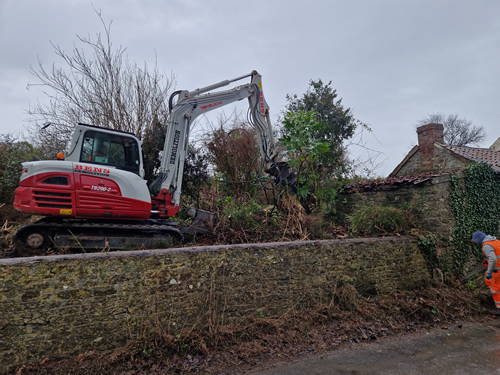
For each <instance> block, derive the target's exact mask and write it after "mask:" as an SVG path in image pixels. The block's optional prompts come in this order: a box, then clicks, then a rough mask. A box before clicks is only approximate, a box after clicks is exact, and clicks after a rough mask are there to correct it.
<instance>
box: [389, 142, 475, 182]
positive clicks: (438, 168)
mask: <svg viewBox="0 0 500 375" xmlns="http://www.w3.org/2000/svg"><path fill="white" fill-rule="evenodd" d="M420 153H421V151H420V150H418V151H417V152H415V154H413V155H412V156H411V157H410V158H409V159H408V160H407V162H406V163H405V165H403V166H402V167H401V169H400V170H399V171H398V172H397V173H396V174H395V175H396V176H412V175H417V174H422V173H426V172H445V171H453V170H458V169H463V168H464V167H465V166H466V163H464V162H463V161H461V160H459V159H458V158H456V157H455V156H453V155H452V154H451V152H449V151H446V150H444V149H443V148H442V147H439V146H435V147H434V153H433V155H432V157H430V156H429V157H430V158H431V159H430V161H429V164H428V166H427V168H423V167H422V165H421V162H420V159H421V156H420Z"/></svg>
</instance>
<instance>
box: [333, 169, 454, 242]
mask: <svg viewBox="0 0 500 375" xmlns="http://www.w3.org/2000/svg"><path fill="white" fill-rule="evenodd" d="M462 176H463V175H462V174H461V173H458V174H457V177H458V179H459V181H461V180H462V178H463V177H462ZM450 179H451V178H450V175H449V174H442V175H439V176H435V177H432V178H427V179H426V180H425V181H424V182H420V183H417V182H418V180H416V181H413V182H411V183H407V184H397V183H394V184H393V185H389V186H387V185H384V186H383V189H377V188H374V189H370V190H367V191H360V192H355V193H349V194H343V195H342V198H341V199H339V200H338V202H339V203H338V205H337V216H338V220H339V222H340V223H347V220H348V219H347V217H348V216H349V215H350V214H351V213H352V212H353V210H354V209H355V207H356V206H357V205H360V204H361V205H362V204H374V205H378V206H391V207H397V208H408V207H413V208H414V209H416V210H417V211H418V213H419V221H420V227H421V228H422V229H424V230H425V231H427V232H430V233H432V234H434V235H435V236H436V238H437V239H438V240H439V242H440V243H441V244H442V245H446V244H448V243H449V242H450V240H451V234H452V231H453V228H454V227H455V217H454V216H453V213H452V212H451V207H450V204H449V197H450V192H451V183H450ZM459 183H461V182H459Z"/></svg>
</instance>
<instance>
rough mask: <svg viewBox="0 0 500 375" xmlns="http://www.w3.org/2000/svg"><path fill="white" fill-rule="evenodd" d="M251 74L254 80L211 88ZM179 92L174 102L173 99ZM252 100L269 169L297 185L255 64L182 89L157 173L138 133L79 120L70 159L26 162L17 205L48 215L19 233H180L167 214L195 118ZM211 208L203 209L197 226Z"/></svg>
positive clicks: (135, 236) (92, 244) (61, 237)
mask: <svg viewBox="0 0 500 375" xmlns="http://www.w3.org/2000/svg"><path fill="white" fill-rule="evenodd" d="M247 77H250V79H251V81H250V83H247V84H243V85H240V86H236V87H234V88H232V89H230V90H225V91H216V92H210V91H212V90H215V89H217V88H220V87H223V86H226V85H229V84H230V83H232V82H235V81H238V80H241V79H244V78H247ZM176 97H177V100H176V102H175V104H174V99H176ZM245 98H247V99H248V102H249V120H250V123H251V125H252V126H253V127H254V128H255V131H256V137H257V141H258V144H259V147H260V155H261V158H262V161H263V163H264V166H265V170H266V172H267V173H269V174H271V175H272V176H274V177H275V182H276V183H277V184H288V185H293V184H294V183H295V175H294V174H293V173H290V172H289V170H288V167H287V165H286V163H284V162H278V161H276V160H275V159H276V156H277V151H276V144H275V141H274V137H273V129H272V126H271V121H270V117H269V107H268V105H267V103H266V101H265V99H264V95H263V91H262V80H261V75H260V74H259V73H257V72H256V71H252V72H251V73H250V74H247V75H243V76H241V77H237V78H235V79H232V80H225V81H221V82H219V83H216V84H213V85H210V86H207V87H203V88H200V89H196V90H194V91H176V92H174V93H173V94H172V95H171V96H170V99H169V108H170V116H169V120H168V127H167V134H166V138H165V145H164V148H163V153H162V160H161V167H160V169H159V173H158V177H157V178H156V180H155V181H154V182H153V183H152V184H151V185H150V186H149V187H148V186H147V183H146V180H144V169H143V155H142V150H141V140H140V139H139V138H138V137H136V136H135V135H134V134H132V133H127V132H122V131H117V130H112V129H108V128H102V127H98V126H92V125H85V124H78V125H77V126H76V127H75V131H74V133H73V138H72V141H71V144H70V146H69V149H68V152H67V155H65V158H64V160H39V161H31V162H25V163H23V164H22V165H23V167H22V175H21V179H20V184H19V187H18V188H17V189H16V192H15V201H14V207H15V208H16V209H17V210H19V211H21V212H26V213H30V214H34V215H42V216H44V218H43V219H41V220H39V221H37V222H35V223H31V224H28V225H25V226H23V227H21V228H20V229H19V230H18V231H17V233H16V236H15V239H16V240H17V241H18V242H21V243H22V244H24V245H27V246H28V247H29V248H31V249H39V248H45V247H52V246H70V247H81V248H84V249H85V248H103V247H108V248H122V247H124V246H125V245H127V244H128V243H130V242H132V243H134V244H148V245H151V244H154V243H156V242H158V241H160V240H161V241H163V240H165V239H181V238H182V233H183V231H182V230H181V229H179V228H177V227H176V226H175V223H174V224H173V223H172V222H170V221H167V220H166V219H167V218H169V217H172V216H174V215H175V214H176V213H177V212H178V211H179V205H180V196H181V187H182V178H183V168H184V161H185V158H186V152H187V147H188V140H189V132H190V128H191V125H192V123H193V120H194V119H195V118H196V117H197V116H199V115H202V114H204V113H206V112H208V111H211V110H214V109H217V108H220V107H222V106H225V105H227V104H230V103H233V102H236V101H238V100H242V99H245ZM209 217H210V215H208V213H204V212H199V213H198V216H197V217H195V219H194V221H193V227H192V228H191V229H193V228H195V227H196V225H200V224H201V223H203V222H204V221H206V220H207V219H208V218H209Z"/></svg>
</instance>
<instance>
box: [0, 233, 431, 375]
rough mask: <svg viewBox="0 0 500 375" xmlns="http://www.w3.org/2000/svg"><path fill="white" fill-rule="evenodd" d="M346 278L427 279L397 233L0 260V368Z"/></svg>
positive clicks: (387, 286)
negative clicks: (402, 275) (303, 240)
mask: <svg viewBox="0 0 500 375" xmlns="http://www.w3.org/2000/svg"><path fill="white" fill-rule="evenodd" d="M403 269H404V271H405V277H401V270H403ZM346 276H349V278H352V280H353V282H354V285H355V286H356V287H357V288H358V289H359V290H360V291H364V292H366V291H368V293H370V294H378V293H389V292H392V291H394V290H398V289H413V288H416V287H420V286H425V285H427V283H428V282H429V275H428V273H427V267H426V265H425V261H424V259H423V257H422V255H421V254H420V252H419V250H418V247H417V244H416V242H415V240H412V239H408V238H399V237H391V238H381V239H373V238H371V239H348V240H330V241H307V242H290V243H268V244H253V245H232V246H212V247H196V248H181V249H166V250H145V251H131V252H115V253H89V254H78V255H60V256H47V257H33V258H16V259H0V371H1V370H5V369H7V368H9V367H11V366H19V365H22V364H26V365H28V364H30V363H37V362H39V361H41V360H42V359H44V358H46V357H49V358H56V357H67V356H76V355H78V354H80V353H86V352H88V351H91V350H106V349H112V348H117V347H120V346H123V345H124V344H125V343H126V342H127V341H128V340H131V339H137V338H147V337H149V336H152V335H157V334H161V333H169V334H173V335H176V334H182V332H186V331H187V330H190V329H193V328H194V329H196V328H197V327H201V326H207V325H210V324H217V325H221V324H225V323H228V322H244V321H245V319H248V318H249V317H255V316H258V315H257V314H265V315H266V316H271V315H274V314H282V313H284V312H286V311H289V310H290V309H297V310H300V309H304V308H308V307H313V306H314V305H316V304H320V303H330V302H332V301H333V296H332V291H333V290H335V286H336V285H338V283H339V282H342V281H341V280H342V279H343V278H345V277H346Z"/></svg>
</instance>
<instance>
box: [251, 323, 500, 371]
mask: <svg viewBox="0 0 500 375" xmlns="http://www.w3.org/2000/svg"><path fill="white" fill-rule="evenodd" d="M459 327H460V325H455V326H450V327H449V328H448V329H436V330H433V331H430V332H424V333H418V334H411V335H404V336H402V337H397V338H390V339H387V340H382V341H380V342H372V343H369V344H364V345H363V344H357V345H356V346H353V347H352V348H350V349H349V348H348V349H340V350H336V351H332V352H330V353H324V354H321V355H317V356H313V357H308V358H306V359H299V360H298V361H296V362H293V363H276V364H273V365H272V366H273V367H272V368H271V367H269V366H268V367H267V368H266V369H259V370H252V371H250V372H249V373H247V374H248V375H299V374H300V375H320V374H321V375H324V374H328V375H330V374H331V375H336V374H343V375H344V374H352V375H354V374H356V375H361V374H389V375H390V374H398V375H399V374H408V375H410V374H426V375H434V374H436V375H438V374H439V375H448V374H456V375H458V374H474V375H481V374H500V319H491V320H490V319H488V320H486V321H485V322H484V323H470V324H469V323H468V324H464V325H463V326H461V328H459Z"/></svg>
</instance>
